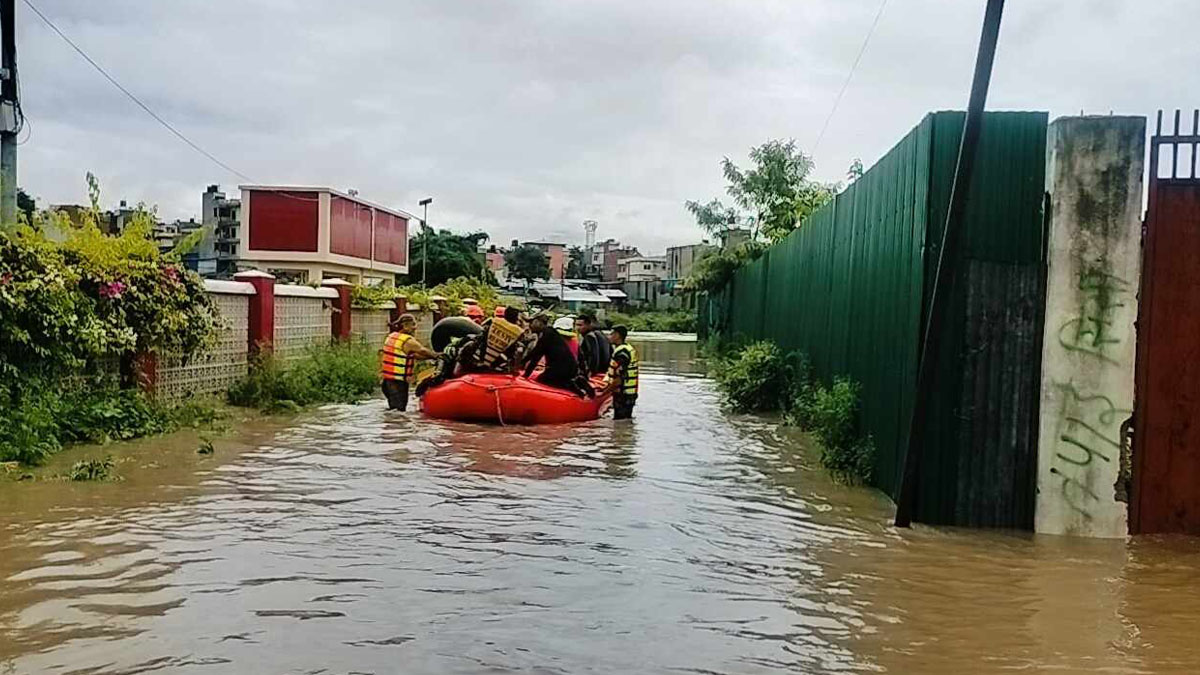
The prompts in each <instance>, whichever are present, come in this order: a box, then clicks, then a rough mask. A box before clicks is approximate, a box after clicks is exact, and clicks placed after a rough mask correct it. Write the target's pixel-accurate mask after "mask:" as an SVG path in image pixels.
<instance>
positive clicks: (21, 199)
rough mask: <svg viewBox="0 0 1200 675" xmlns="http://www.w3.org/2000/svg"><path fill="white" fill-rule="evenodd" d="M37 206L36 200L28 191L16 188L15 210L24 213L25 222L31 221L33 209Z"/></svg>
mask: <svg viewBox="0 0 1200 675" xmlns="http://www.w3.org/2000/svg"><path fill="white" fill-rule="evenodd" d="M36 208H37V202H36V201H34V199H33V197H30V196H29V193H28V192H26V191H25V190H23V189H22V188H17V210H18V211H20V212H21V213H24V214H25V223H26V224H31V223H33V211H34V209H36Z"/></svg>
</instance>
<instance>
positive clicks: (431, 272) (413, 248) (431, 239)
mask: <svg viewBox="0 0 1200 675" xmlns="http://www.w3.org/2000/svg"><path fill="white" fill-rule="evenodd" d="M487 240H488V235H487V234H486V233H483V232H472V233H470V234H455V233H453V232H451V231H450V230H434V229H433V228H426V229H425V230H424V231H422V232H421V233H420V234H418V235H417V236H416V237H414V238H413V239H412V241H411V242H410V243H409V246H408V253H409V262H408V275H407V276H406V277H404V278H402V279H401V280H400V283H410V284H411V283H419V282H420V281H421V266H422V262H423V261H425V260H426V258H425V256H426V255H428V256H429V257H428V262H427V264H426V265H425V277H426V284H427V285H429V286H437V285H438V284H441V283H444V282H446V281H449V280H450V279H457V278H458V277H467V278H470V279H484V280H489V279H491V276H490V272H489V271H488V269H487V266H486V265H485V264H484V261H483V259H482V256H481V255H480V254H479V245H480V244H482V243H483V242H485V241H487Z"/></svg>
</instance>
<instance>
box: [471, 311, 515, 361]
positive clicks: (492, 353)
mask: <svg viewBox="0 0 1200 675" xmlns="http://www.w3.org/2000/svg"><path fill="white" fill-rule="evenodd" d="M520 322H521V310H519V309H517V308H516V307H505V308H504V316H503V317H494V318H492V319H489V320H488V321H486V322H485V325H484V327H483V333H482V334H481V335H480V336H479V337H478V338H476V339H475V344H476V347H475V350H474V353H473V359H474V364H473V367H474V369H476V370H485V371H497V372H513V371H515V370H516V368H517V366H518V365H520V363H521V359H520V355H519V354H518V353H517V351H518V349H519V347H520V339H521V336H522V335H523V334H524V333H525V329H524V328H522V327H521V323H520Z"/></svg>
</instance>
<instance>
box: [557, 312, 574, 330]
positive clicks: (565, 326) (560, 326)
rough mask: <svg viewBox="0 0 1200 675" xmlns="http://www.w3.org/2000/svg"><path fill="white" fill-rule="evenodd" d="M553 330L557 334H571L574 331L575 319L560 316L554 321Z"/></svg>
mask: <svg viewBox="0 0 1200 675" xmlns="http://www.w3.org/2000/svg"><path fill="white" fill-rule="evenodd" d="M554 330H556V331H559V332H563V331H565V332H567V333H570V332H573V331H574V330H575V318H574V317H570V316H560V317H558V318H557V319H555V320H554Z"/></svg>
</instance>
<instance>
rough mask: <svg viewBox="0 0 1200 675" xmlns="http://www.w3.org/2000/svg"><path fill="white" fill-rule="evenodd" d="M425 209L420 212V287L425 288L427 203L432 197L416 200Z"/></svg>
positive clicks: (427, 245)
mask: <svg viewBox="0 0 1200 675" xmlns="http://www.w3.org/2000/svg"><path fill="white" fill-rule="evenodd" d="M417 203H418V204H420V205H421V208H423V209H425V211H424V212H423V213H422V214H421V235H422V236H421V288H425V270H426V268H427V267H428V266H429V205H430V204H432V203H433V197H426V198H425V199H422V200H421V201H419V202H417Z"/></svg>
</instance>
